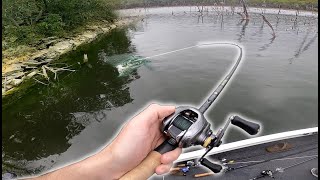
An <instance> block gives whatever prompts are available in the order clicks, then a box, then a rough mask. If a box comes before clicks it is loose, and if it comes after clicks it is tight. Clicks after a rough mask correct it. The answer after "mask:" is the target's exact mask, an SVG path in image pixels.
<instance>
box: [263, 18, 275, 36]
mask: <svg viewBox="0 0 320 180" xmlns="http://www.w3.org/2000/svg"><path fill="white" fill-rule="evenodd" d="M260 15H261V16H262V19H263V20H264V21H265V22H266V23H267V24H268V26H269V27H270V28H271V30H272V36H273V37H276V34H275V32H274V29H273V27H272V25H271V24H270V22H269V21H268V20H267V19H266V17H265V16H264V15H263V14H260Z"/></svg>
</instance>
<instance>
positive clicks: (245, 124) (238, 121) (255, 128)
mask: <svg viewBox="0 0 320 180" xmlns="http://www.w3.org/2000/svg"><path fill="white" fill-rule="evenodd" d="M231 124H233V125H235V126H238V127H239V128H241V129H243V130H245V131H246V132H247V133H249V134H250V135H256V134H257V133H258V132H259V130H260V125H259V124H257V123H254V122H250V121H247V120H245V119H243V118H241V117H239V116H233V118H232V119H231Z"/></svg>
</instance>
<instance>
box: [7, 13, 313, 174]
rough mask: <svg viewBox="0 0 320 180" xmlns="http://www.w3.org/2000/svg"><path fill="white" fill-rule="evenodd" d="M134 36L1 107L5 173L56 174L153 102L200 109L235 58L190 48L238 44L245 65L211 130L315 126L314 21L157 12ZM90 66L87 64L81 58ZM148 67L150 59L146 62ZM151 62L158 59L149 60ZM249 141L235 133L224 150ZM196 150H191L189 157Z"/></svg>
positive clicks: (215, 110)
mask: <svg viewBox="0 0 320 180" xmlns="http://www.w3.org/2000/svg"><path fill="white" fill-rule="evenodd" d="M136 11H137V12H139V13H147V15H146V17H145V18H144V19H143V20H142V21H139V22H138V23H137V24H136V25H135V26H132V27H129V28H126V29H116V30H114V31H113V32H112V33H110V34H108V35H105V36H102V37H100V38H99V39H98V40H97V41H95V42H93V43H91V44H88V45H84V46H82V47H80V48H79V49H78V50H76V51H74V52H72V53H70V54H68V55H65V56H63V57H61V59H60V61H59V63H64V62H66V63H68V64H70V65H72V66H71V68H72V69H75V70H76V71H75V72H73V73H70V72H65V73H64V74H60V75H59V81H55V82H51V83H50V85H48V86H44V85H41V84H38V83H34V84H35V85H34V86H33V87H32V88H31V89H28V90H27V91H26V92H24V93H19V94H17V95H14V96H9V97H6V98H4V99H3V105H2V110H3V114H2V118H3V120H2V157H3V161H2V170H3V171H13V172H16V173H17V174H19V175H27V174H34V173H39V172H42V171H46V170H50V169H52V168H55V167H58V166H61V165H63V164H66V163H69V162H71V161H75V160H79V159H81V158H83V157H84V156H85V155H87V154H91V153H94V152H96V151H98V150H99V149H101V148H102V147H104V146H105V145H106V144H107V143H108V141H109V140H110V139H112V137H114V136H115V134H116V133H117V132H118V131H119V129H120V128H121V126H122V124H123V123H124V122H125V121H127V120H128V119H130V117H132V116H133V115H135V114H136V113H137V112H138V111H140V110H141V109H142V108H144V107H146V106H147V105H148V104H150V103H151V102H158V103H162V104H175V105H194V106H199V105H201V102H202V101H203V100H205V98H206V97H207V95H208V94H209V93H210V92H211V91H212V88H213V87H214V86H215V85H217V84H218V83H219V80H221V78H222V77H223V75H224V74H225V73H226V72H227V70H229V67H231V65H232V64H233V62H234V59H235V58H236V56H237V51H236V49H234V48H230V47H222V46H217V47H214V48H192V49H189V50H184V51H179V52H176V53H172V54H166V55H162V56H154V55H158V54H162V53H166V52H168V51H173V50H177V49H181V48H185V47H189V46H194V45H197V44H199V43H203V42H220V41H223V42H234V43H237V44H239V45H241V46H243V47H244V50H245V53H244V59H243V61H242V63H241V65H240V67H239V69H238V70H237V73H236V74H235V76H234V78H233V79H232V81H231V82H230V84H229V85H228V86H227V88H226V89H225V90H224V93H223V94H221V96H219V98H218V101H217V102H215V104H214V105H213V107H212V108H211V109H209V111H208V112H207V113H206V116H207V118H208V119H209V120H210V122H211V123H212V126H213V128H214V129H215V130H216V129H217V128H219V127H221V126H222V125H223V122H224V121H225V120H226V119H227V118H228V115H230V114H240V115H243V116H244V117H247V118H249V119H252V120H256V121H259V122H261V123H262V124H263V129H262V132H261V134H260V135H267V134H271V133H277V132H282V131H289V130H296V129H301V128H309V127H314V126H318V124H317V120H318V93H317V92H318V50H317V49H318V18H317V17H314V16H307V15H300V16H298V18H297V20H295V16H290V15H273V14H265V17H266V18H267V19H268V20H269V22H270V23H271V24H272V25H273V28H274V30H275V34H276V38H272V34H271V32H272V31H271V29H270V27H268V25H267V23H265V22H264V21H263V20H262V18H261V16H260V15H259V14H254V13H252V14H251V18H250V20H249V21H248V22H246V21H241V20H240V16H239V15H237V14H233V15H232V13H231V12H230V11H227V12H226V11H224V13H223V16H222V15H221V13H219V12H218V11H217V10H216V9H212V8H211V9H209V12H208V13H207V12H205V13H204V14H203V17H201V16H198V13H197V12H195V9H193V8H191V12H190V11H189V8H185V9H181V8H176V9H175V8H156V9H149V10H147V11H146V12H143V11H145V10H143V9H142V10H139V11H138V10H136ZM84 53H86V54H88V58H89V64H81V63H78V62H82V59H83V54H84ZM150 56H151V58H148V57H150ZM152 56H153V57H152ZM244 138H247V136H246V135H244V134H243V133H242V132H241V131H238V130H237V129H236V128H232V129H230V130H229V133H228V134H227V136H226V138H225V139H224V143H226V142H232V141H237V140H241V139H244ZM189 150H190V149H189Z"/></svg>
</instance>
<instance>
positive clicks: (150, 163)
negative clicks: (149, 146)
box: [120, 151, 161, 180]
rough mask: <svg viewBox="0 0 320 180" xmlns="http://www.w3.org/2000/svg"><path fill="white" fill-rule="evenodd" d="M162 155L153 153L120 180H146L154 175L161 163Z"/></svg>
mask: <svg viewBox="0 0 320 180" xmlns="http://www.w3.org/2000/svg"><path fill="white" fill-rule="evenodd" d="M160 158H161V154H160V153H159V152H157V151H152V152H150V153H149V154H148V156H147V157H146V158H145V159H144V160H143V161H142V162H141V163H140V164H139V165H138V166H137V167H135V168H134V169H132V170H131V171H129V172H127V173H126V174H125V175H123V176H122V177H121V178H120V180H146V179H148V178H149V177H151V176H152V175H153V174H154V171H155V169H156V167H157V166H159V165H160V164H161V162H160Z"/></svg>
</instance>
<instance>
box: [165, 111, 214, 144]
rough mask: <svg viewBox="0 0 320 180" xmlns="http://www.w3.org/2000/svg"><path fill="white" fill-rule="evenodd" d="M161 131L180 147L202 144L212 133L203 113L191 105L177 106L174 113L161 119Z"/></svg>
mask: <svg viewBox="0 0 320 180" xmlns="http://www.w3.org/2000/svg"><path fill="white" fill-rule="evenodd" d="M161 131H162V132H164V134H166V135H167V136H168V137H169V138H171V139H173V140H174V141H175V142H176V144H177V146H178V147H181V148H186V147H190V146H196V145H203V143H204V142H205V140H206V139H207V138H208V137H209V136H211V134H212V131H211V129H210V123H208V121H207V120H206V119H205V117H204V115H203V113H201V112H200V111H199V110H198V109H196V108H194V107H191V106H179V107H177V108H176V111H175V113H174V114H172V115H170V116H168V117H166V118H165V119H164V120H163V126H162V129H161ZM173 140H172V141H173Z"/></svg>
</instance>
